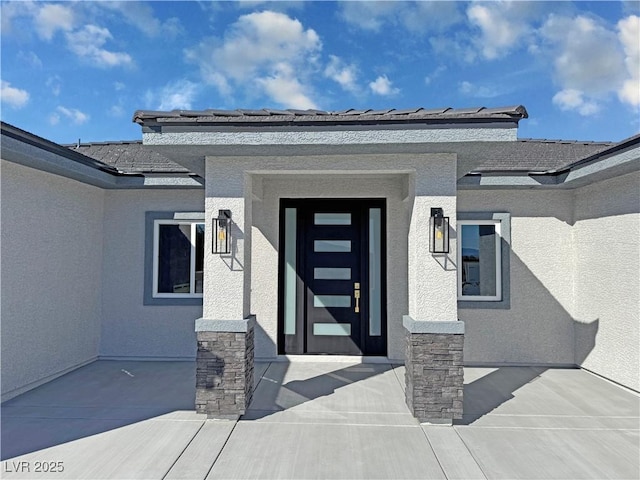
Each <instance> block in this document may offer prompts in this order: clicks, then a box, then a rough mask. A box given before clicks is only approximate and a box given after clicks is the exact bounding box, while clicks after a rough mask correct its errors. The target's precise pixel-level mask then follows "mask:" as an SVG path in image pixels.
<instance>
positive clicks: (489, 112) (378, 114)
mask: <svg viewBox="0 0 640 480" xmlns="http://www.w3.org/2000/svg"><path fill="white" fill-rule="evenodd" d="M528 116H529V114H528V113H527V110H526V108H525V107H524V106H522V105H510V106H503V107H472V108H453V107H445V108H423V107H415V108H404V109H396V108H387V109H371V108H365V109H354V108H348V109H345V110H334V111H328V110H316V109H307V110H299V109H293V108H289V109H285V110H282V109H273V108H261V109H235V110H224V109H206V110H171V111H157V110H136V112H135V113H134V114H133V121H134V122H136V123H139V124H144V123H145V121H158V120H159V119H165V120H163V122H167V121H177V122H184V121H189V122H200V121H202V122H207V121H215V119H227V120H226V121H229V120H228V119H235V120H237V121H242V122H264V121H272V122H273V121H276V122H277V121H282V117H285V118H287V121H300V122H305V121H310V120H313V121H316V120H324V121H340V122H342V121H349V122H352V121H355V122H357V121H358V119H361V118H362V119H364V120H365V121H370V120H371V119H375V120H391V121H398V120H420V119H425V120H439V119H442V120H449V121H450V120H461V119H464V118H469V119H474V118H478V119H483V120H484V119H486V118H497V119H518V120H519V119H522V118H527V117H528ZM310 117H312V118H310Z"/></svg>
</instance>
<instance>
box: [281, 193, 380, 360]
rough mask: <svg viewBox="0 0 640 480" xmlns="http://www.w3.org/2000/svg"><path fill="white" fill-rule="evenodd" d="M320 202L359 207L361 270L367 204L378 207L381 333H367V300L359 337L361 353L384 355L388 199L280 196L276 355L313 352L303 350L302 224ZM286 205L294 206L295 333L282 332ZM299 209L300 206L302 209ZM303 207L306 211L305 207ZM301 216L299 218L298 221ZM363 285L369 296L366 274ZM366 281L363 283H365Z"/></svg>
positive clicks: (365, 249) (364, 262) (365, 252)
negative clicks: (376, 334)
mask: <svg viewBox="0 0 640 480" xmlns="http://www.w3.org/2000/svg"><path fill="white" fill-rule="evenodd" d="M323 202H326V203H331V202H344V203H347V204H350V205H353V206H354V208H358V206H359V208H360V209H361V212H362V222H361V235H360V237H361V247H360V252H361V265H362V270H365V266H367V267H366V270H367V271H368V270H369V269H368V264H369V222H368V218H369V212H368V210H369V208H380V213H381V218H380V223H381V226H380V244H381V246H380V249H381V252H380V276H381V279H380V287H381V293H380V302H381V319H380V322H381V327H380V328H381V335H380V336H374V337H372V336H369V335H367V332H368V326H369V302H362V304H361V321H360V329H361V340H362V353H361V354H362V355H372V356H373V355H375V356H386V355H387V341H388V335H387V200H386V198H384V197H383V198H380V197H378V198H341V197H336V198H325V197H320V198H281V199H280V202H279V206H278V208H279V212H278V218H279V226H278V233H279V236H278V325H277V328H278V331H277V342H278V344H277V350H278V354H279V355H287V354H290V355H292V354H293V355H302V354H304V355H314V354H313V353H309V354H308V353H306V350H307V345H306V344H307V323H308V322H307V313H306V312H307V305H306V302H307V295H305V281H304V272H305V267H306V263H305V255H304V253H305V245H306V241H307V239H306V232H305V229H304V228H302V226H304V225H306V215H308V212H309V210H310V208H311V207H312V206H313V205H318V204H321V203H323ZM287 208H296V209H297V210H296V212H297V214H296V217H297V222H296V271H297V275H296V309H295V311H296V335H295V336H291V335H285V333H284V316H285V305H284V300H285V298H284V296H285V293H284V289H285V210H286V209H287ZM301 209H302V210H301ZM305 209H306V211H305ZM301 220H302V221H301ZM361 280H362V281H361V283H362V284H363V289H364V288H366V289H367V298H368V297H369V293H368V292H369V290H368V289H369V278H368V276H367V278H361ZM365 285H366V287H365Z"/></svg>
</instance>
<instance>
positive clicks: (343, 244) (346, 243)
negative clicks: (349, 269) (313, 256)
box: [313, 240, 351, 252]
mask: <svg viewBox="0 0 640 480" xmlns="http://www.w3.org/2000/svg"><path fill="white" fill-rule="evenodd" d="M313 251H314V252H350V251H351V240H314V241H313Z"/></svg>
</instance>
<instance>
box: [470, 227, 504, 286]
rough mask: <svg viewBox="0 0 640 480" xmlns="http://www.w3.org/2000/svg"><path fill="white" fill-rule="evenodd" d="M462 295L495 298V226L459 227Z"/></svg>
mask: <svg viewBox="0 0 640 480" xmlns="http://www.w3.org/2000/svg"><path fill="white" fill-rule="evenodd" d="M461 227H462V230H461V231H462V295H473V296H496V295H497V294H498V292H497V285H496V273H497V272H496V228H495V225H461Z"/></svg>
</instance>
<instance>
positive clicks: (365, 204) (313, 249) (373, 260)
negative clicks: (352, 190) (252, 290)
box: [278, 199, 387, 355]
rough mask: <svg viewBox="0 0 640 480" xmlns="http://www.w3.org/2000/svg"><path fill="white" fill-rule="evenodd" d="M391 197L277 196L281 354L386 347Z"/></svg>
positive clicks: (382, 350)
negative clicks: (387, 234)
mask: <svg viewBox="0 0 640 480" xmlns="http://www.w3.org/2000/svg"><path fill="white" fill-rule="evenodd" d="M385 226H386V202H385V200H384V199H283V200H281V202H280V248H279V252H280V258H279V260H280V275H279V278H280V281H279V329H278V333H279V335H278V337H279V338H278V340H279V341H278V343H279V353H281V354H332V355H386V353H387V352H386V348H387V341H386V274H385V269H386V262H385V260H386V244H385V243H386V242H385V240H386V239H385V230H386V228H385Z"/></svg>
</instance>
